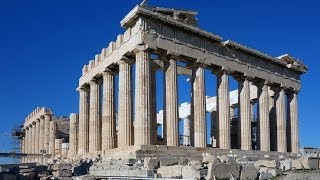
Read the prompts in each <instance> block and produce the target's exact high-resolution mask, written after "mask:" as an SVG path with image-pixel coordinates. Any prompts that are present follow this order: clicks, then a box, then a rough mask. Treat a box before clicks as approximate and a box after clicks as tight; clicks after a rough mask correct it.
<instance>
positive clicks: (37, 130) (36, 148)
mask: <svg viewBox="0 0 320 180" xmlns="http://www.w3.org/2000/svg"><path fill="white" fill-rule="evenodd" d="M35 146H36V147H35V154H39V153H40V119H36V144H35ZM37 159H38V158H37Z"/></svg>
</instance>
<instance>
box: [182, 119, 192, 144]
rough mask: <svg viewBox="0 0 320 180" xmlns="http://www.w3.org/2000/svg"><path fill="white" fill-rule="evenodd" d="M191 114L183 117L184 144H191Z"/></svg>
mask: <svg viewBox="0 0 320 180" xmlns="http://www.w3.org/2000/svg"><path fill="white" fill-rule="evenodd" d="M190 135H191V132H190V116H188V117H184V118H183V145H190Z"/></svg>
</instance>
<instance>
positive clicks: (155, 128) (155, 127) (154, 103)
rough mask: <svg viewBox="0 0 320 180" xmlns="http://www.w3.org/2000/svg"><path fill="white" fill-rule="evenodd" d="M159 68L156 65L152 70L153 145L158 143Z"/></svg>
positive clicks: (153, 65)
mask: <svg viewBox="0 0 320 180" xmlns="http://www.w3.org/2000/svg"><path fill="white" fill-rule="evenodd" d="M156 73H157V68H156V67H155V64H152V65H151V69H150V81H151V82H150V86H151V87H150V89H151V93H150V99H151V144H154V145H156V144H157V142H158V133H157V131H158V123H157V76H156V75H157V74H156Z"/></svg>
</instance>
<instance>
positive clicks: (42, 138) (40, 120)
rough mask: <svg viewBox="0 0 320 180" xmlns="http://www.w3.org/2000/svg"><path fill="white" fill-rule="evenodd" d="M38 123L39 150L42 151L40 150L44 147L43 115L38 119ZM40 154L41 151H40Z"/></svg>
mask: <svg viewBox="0 0 320 180" xmlns="http://www.w3.org/2000/svg"><path fill="white" fill-rule="evenodd" d="M39 124H40V129H39V152H38V153H40V152H42V150H43V149H44V139H45V137H44V135H45V134H44V117H41V118H40V119H39ZM41 154H42V153H41Z"/></svg>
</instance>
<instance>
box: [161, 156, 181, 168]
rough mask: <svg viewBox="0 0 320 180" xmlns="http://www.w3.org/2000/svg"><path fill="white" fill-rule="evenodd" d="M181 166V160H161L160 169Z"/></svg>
mask: <svg viewBox="0 0 320 180" xmlns="http://www.w3.org/2000/svg"><path fill="white" fill-rule="evenodd" d="M178 164H179V158H160V167H163V166H173V165H178Z"/></svg>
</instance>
